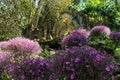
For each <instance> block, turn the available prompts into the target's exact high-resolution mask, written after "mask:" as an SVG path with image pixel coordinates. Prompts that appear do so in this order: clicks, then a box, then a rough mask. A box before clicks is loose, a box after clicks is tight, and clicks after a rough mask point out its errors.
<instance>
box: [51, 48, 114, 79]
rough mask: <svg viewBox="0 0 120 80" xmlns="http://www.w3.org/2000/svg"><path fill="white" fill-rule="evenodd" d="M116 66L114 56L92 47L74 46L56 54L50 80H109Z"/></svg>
mask: <svg viewBox="0 0 120 80" xmlns="http://www.w3.org/2000/svg"><path fill="white" fill-rule="evenodd" d="M115 67H116V66H115V65H113V64H112V57H110V56H107V55H106V53H105V52H104V53H101V52H100V51H96V50H95V49H92V48H90V47H73V48H71V49H67V50H66V52H65V53H59V54H56V55H55V62H54V63H53V72H52V74H51V75H50V78H51V79H50V80H54V79H55V80H56V79H60V80H64V79H65V80H108V79H110V78H112V80H114V76H113V70H114V68H115Z"/></svg>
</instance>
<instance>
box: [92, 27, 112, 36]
mask: <svg viewBox="0 0 120 80" xmlns="http://www.w3.org/2000/svg"><path fill="white" fill-rule="evenodd" d="M101 33H105V34H106V35H107V36H109V35H110V33H111V30H110V28H108V27H107V26H95V27H93V28H92V29H91V32H90V35H98V36H99V34H101Z"/></svg>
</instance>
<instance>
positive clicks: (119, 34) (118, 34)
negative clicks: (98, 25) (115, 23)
mask: <svg viewBox="0 0 120 80" xmlns="http://www.w3.org/2000/svg"><path fill="white" fill-rule="evenodd" d="M110 39H112V40H115V41H120V32H112V33H111V34H110Z"/></svg>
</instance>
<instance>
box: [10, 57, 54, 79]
mask: <svg viewBox="0 0 120 80" xmlns="http://www.w3.org/2000/svg"><path fill="white" fill-rule="evenodd" d="M51 62H52V59H45V60H43V59H41V58H36V59H33V60H25V61H23V62H21V63H19V64H18V65H17V66H15V67H14V65H13V64H12V65H11V66H10V67H11V68H9V69H8V71H9V73H10V74H11V75H12V77H13V78H14V79H19V80H49V74H50V70H49V68H50V63H51ZM13 67H14V69H13ZM11 69H13V70H11Z"/></svg>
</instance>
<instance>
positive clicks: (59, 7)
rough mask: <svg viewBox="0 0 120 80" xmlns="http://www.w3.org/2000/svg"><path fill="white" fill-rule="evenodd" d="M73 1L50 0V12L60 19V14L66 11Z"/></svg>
mask: <svg viewBox="0 0 120 80" xmlns="http://www.w3.org/2000/svg"><path fill="white" fill-rule="evenodd" d="M72 1H73V0H48V4H47V5H48V7H49V8H50V9H49V10H50V12H51V13H52V14H53V15H54V16H56V17H59V16H60V13H61V12H63V11H64V10H66V9H67V8H68V7H69V6H70V5H71V4H72Z"/></svg>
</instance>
